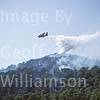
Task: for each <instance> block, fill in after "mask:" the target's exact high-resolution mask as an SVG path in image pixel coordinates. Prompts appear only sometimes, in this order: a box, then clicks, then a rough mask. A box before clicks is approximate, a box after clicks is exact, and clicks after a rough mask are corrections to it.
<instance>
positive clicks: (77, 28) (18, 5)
mask: <svg viewBox="0 0 100 100" xmlns="http://www.w3.org/2000/svg"><path fill="white" fill-rule="evenodd" d="M58 10H62V11H63V14H64V15H66V16H67V17H69V16H70V15H71V14H72V15H71V19H70V21H69V23H68V25H66V21H67V20H66V19H65V17H64V16H63V18H64V19H63V21H62V22H61V23H57V22H56V11H58ZM1 11H3V12H4V22H2V21H1ZM9 12H13V13H14V12H17V13H18V14H19V16H20V17H19V19H21V18H22V17H23V13H27V14H28V15H29V16H30V15H31V14H32V13H37V14H38V18H39V20H38V21H39V23H38V24H37V25H33V24H32V22H31V21H29V22H28V23H22V22H21V21H19V22H16V20H14V22H13V23H12V22H10V21H9V22H7V21H6V19H5V16H6V14H7V13H9ZM44 12H45V13H48V22H42V21H41V14H42V13H44ZM28 18H29V19H30V17H28ZM45 31H48V32H49V34H50V35H61V34H62V35H80V34H89V33H95V32H100V1H99V0H0V67H6V66H8V65H10V64H17V63H19V62H22V61H27V60H29V59H32V58H38V57H42V56H44V55H48V54H51V53H55V52H57V48H56V45H55V42H54V41H48V40H46V41H44V40H43V39H42V40H41V39H38V38H37V35H39V34H40V33H41V32H45ZM99 44H100V40H99V39H97V40H95V41H93V42H92V43H88V44H87V45H84V46H82V47H81V48H79V49H77V50H75V51H74V52H71V53H75V54H78V55H82V56H88V57H92V58H100V53H99V50H100V46H99ZM2 48H3V49H2ZM3 50H4V51H3ZM2 51H3V53H4V55H2ZM16 51H20V54H19V53H17V54H15V52H16ZM23 52H24V53H23ZM40 52H41V53H40ZM16 55H17V57H15V56H16ZM5 56H6V57H5Z"/></svg>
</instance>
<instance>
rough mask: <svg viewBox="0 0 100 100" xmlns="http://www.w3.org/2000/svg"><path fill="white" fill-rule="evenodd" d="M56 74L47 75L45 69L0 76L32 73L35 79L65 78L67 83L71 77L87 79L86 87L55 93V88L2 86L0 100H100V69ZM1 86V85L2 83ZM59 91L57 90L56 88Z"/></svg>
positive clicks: (25, 70) (94, 68) (66, 71)
mask: <svg viewBox="0 0 100 100" xmlns="http://www.w3.org/2000/svg"><path fill="white" fill-rule="evenodd" d="M54 71H55V72H54V74H50V73H47V72H48V69H46V68H43V69H42V70H41V71H40V72H38V73H36V72H35V71H34V70H32V69H27V68H24V69H18V70H16V71H9V72H6V73H3V72H2V73H0V75H3V76H5V75H8V74H9V75H12V74H15V73H20V72H21V73H24V74H25V73H28V74H29V73H31V74H33V76H34V77H37V76H38V77H41V78H44V77H46V78H48V77H56V78H60V77H64V78H66V81H67V79H68V78H69V77H75V78H76V79H77V78H78V77H80V78H83V77H84V78H86V80H87V86H86V87H83V86H81V87H72V88H71V87H67V86H66V87H65V88H63V89H60V90H59V89H58V91H55V89H53V88H54V87H51V88H48V87H45V88H44V87H39V88H36V87H31V88H29V87H28V88H26V87H20V88H18V87H17V88H16V87H15V86H14V85H13V87H11V88H9V87H5V88H3V87H1V85H0V100H100V68H99V67H93V68H91V69H90V68H86V67H83V68H81V69H80V70H76V69H74V70H72V69H68V68H65V69H62V70H59V69H55V70H54ZM0 84H1V83H0ZM56 89H57V88H56Z"/></svg>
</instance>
